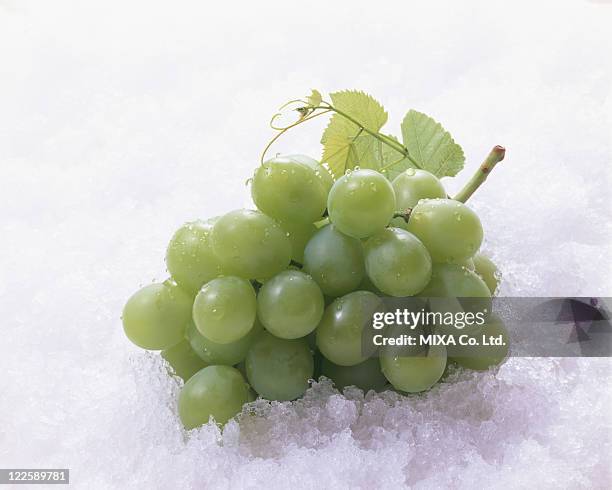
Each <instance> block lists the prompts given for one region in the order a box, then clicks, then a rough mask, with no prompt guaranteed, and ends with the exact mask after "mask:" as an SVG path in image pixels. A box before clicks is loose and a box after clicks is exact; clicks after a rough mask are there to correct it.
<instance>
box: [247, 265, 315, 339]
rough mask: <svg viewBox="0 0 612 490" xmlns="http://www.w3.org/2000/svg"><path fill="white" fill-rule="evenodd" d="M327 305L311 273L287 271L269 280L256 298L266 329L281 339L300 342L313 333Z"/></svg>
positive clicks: (259, 314)
mask: <svg viewBox="0 0 612 490" xmlns="http://www.w3.org/2000/svg"><path fill="white" fill-rule="evenodd" d="M324 308H325V302H324V300H323V293H322V292H321V289H320V288H319V286H318V285H317V283H316V282H315V281H314V280H313V279H312V277H310V276H309V275H308V274H305V273H304V272H300V271H292V270H287V271H283V272H281V273H280V274H277V275H276V276H274V277H273V278H272V279H270V280H269V281H267V282H266V283H265V284H264V285H263V286H262V287H261V289H260V290H259V294H258V295H257V316H258V318H259V320H260V321H261V323H262V324H263V325H264V327H265V328H266V330H268V332H270V333H271V334H273V335H275V336H276V337H279V338H281V339H297V338H300V337H304V336H306V335H308V334H309V333H310V332H312V331H313V330H314V329H315V328H316V327H317V325H318V324H319V321H320V320H321V317H322V316H323V310H324Z"/></svg>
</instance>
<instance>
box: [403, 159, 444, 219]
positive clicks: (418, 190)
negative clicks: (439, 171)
mask: <svg viewBox="0 0 612 490" xmlns="http://www.w3.org/2000/svg"><path fill="white" fill-rule="evenodd" d="M391 185H392V186H393V190H394V191H395V208H396V209H397V210H398V211H400V212H404V211H406V210H407V209H412V208H413V207H414V206H416V204H417V203H418V202H419V201H420V200H421V199H435V198H446V191H445V190H444V186H443V185H442V182H440V180H439V179H438V178H437V177H436V176H435V175H433V174H431V173H429V172H427V171H426V170H421V169H415V168H409V169H406V170H404V171H403V172H402V173H401V174H399V175H398V176H397V177H395V178H394V179H393V182H392V183H391Z"/></svg>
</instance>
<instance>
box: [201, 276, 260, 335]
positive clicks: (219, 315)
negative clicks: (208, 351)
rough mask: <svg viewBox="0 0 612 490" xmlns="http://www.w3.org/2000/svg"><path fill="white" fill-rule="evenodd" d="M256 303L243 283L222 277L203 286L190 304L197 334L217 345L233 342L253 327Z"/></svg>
mask: <svg viewBox="0 0 612 490" xmlns="http://www.w3.org/2000/svg"><path fill="white" fill-rule="evenodd" d="M256 314H257V300H256V299H255V291H254V290H253V286H251V283H250V282H249V281H247V280H246V279H242V278H240V277H235V276H224V277H219V278H217V279H213V280H212V281H210V282H208V283H206V284H204V286H202V289H200V292H199V293H198V295H197V296H196V298H195V302H194V303H193V321H194V322H195V325H196V327H197V328H198V331H199V332H200V333H201V334H202V335H204V337H206V338H207V339H209V340H212V341H213V342H216V343H218V344H228V343H230V342H236V341H237V340H239V339H241V338H242V337H244V336H245V335H246V334H247V333H249V331H250V330H251V328H252V327H253V324H254V323H255V317H256Z"/></svg>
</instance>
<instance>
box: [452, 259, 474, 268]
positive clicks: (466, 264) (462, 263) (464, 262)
mask: <svg viewBox="0 0 612 490" xmlns="http://www.w3.org/2000/svg"><path fill="white" fill-rule="evenodd" d="M454 263H455V264H457V265H460V266H462V267H465V268H466V269H467V270H469V271H474V270H475V269H476V266H475V265H474V260H473V258H469V259H463V260H459V261H457V262H454Z"/></svg>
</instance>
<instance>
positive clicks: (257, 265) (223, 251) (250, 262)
mask: <svg viewBox="0 0 612 490" xmlns="http://www.w3.org/2000/svg"><path fill="white" fill-rule="evenodd" d="M211 241H212V246H213V251H214V252H215V255H216V256H217V257H218V258H219V260H220V262H221V266H222V267H223V270H224V271H227V273H229V274H232V275H235V276H239V277H244V278H245V279H266V278H268V277H272V276H273V275H274V274H277V273H278V272H280V271H282V270H284V269H285V268H286V267H287V266H288V265H289V261H290V260H291V242H290V241H289V238H288V237H287V232H285V231H284V230H283V229H282V228H281V227H280V225H279V224H278V223H277V222H276V221H274V220H273V219H272V218H270V217H268V216H266V215H265V214H263V213H260V212H259V211H252V210H249V209H238V210H236V211H231V212H229V213H227V214H226V215H224V216H222V217H220V218H219V219H217V221H216V223H215V224H214V226H213V229H212V233H211Z"/></svg>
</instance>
